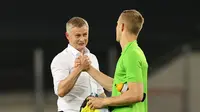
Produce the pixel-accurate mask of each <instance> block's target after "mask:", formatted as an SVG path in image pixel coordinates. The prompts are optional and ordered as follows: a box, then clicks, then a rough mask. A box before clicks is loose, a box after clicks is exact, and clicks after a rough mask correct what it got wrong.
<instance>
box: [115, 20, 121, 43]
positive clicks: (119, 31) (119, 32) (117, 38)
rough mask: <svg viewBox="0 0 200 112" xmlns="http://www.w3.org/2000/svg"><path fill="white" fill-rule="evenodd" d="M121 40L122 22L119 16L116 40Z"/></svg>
mask: <svg viewBox="0 0 200 112" xmlns="http://www.w3.org/2000/svg"><path fill="white" fill-rule="evenodd" d="M120 40H121V22H120V18H119V19H118V21H117V26H116V41H117V42H120Z"/></svg>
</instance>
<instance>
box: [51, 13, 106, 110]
mask: <svg viewBox="0 0 200 112" xmlns="http://www.w3.org/2000/svg"><path fill="white" fill-rule="evenodd" d="M88 33H89V25H88V23H87V21H86V20H85V19H83V18H81V17H73V18H71V19H70V20H69V21H68V22H67V24H66V38H67V39H68V41H69V44H68V47H67V48H66V49H64V50H63V51H62V52H60V53H58V54H57V55H56V56H55V57H54V59H53V60H52V63H51V72H52V76H53V83H54V91H55V94H56V95H57V96H58V100H57V106H58V111H59V112H79V111H80V106H81V104H82V103H83V101H84V100H85V98H86V97H87V96H89V95H91V94H97V95H99V96H101V97H105V96H106V95H105V93H104V89H103V87H102V86H100V85H99V84H98V83H97V82H96V81H95V80H94V79H93V78H92V77H91V76H90V75H89V74H88V73H87V72H84V69H83V68H85V67H82V66H75V65H74V64H75V59H76V58H77V57H78V56H80V55H83V56H84V57H86V58H84V59H83V60H82V62H83V63H84V64H85V65H89V64H90V63H91V64H92V65H93V66H94V67H95V68H96V69H98V70H99V64H98V60H97V58H96V56H95V55H94V54H92V53H90V51H89V49H87V48H86V46H87V44H88ZM88 60H90V61H88ZM89 62H90V63H89ZM83 66H84V65H83Z"/></svg>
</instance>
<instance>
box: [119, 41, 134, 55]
mask: <svg viewBox="0 0 200 112" xmlns="http://www.w3.org/2000/svg"><path fill="white" fill-rule="evenodd" d="M131 45H138V44H137V40H134V41H132V42H129V43H128V44H126V45H125V47H124V50H123V51H122V52H121V54H124V53H125V52H126V51H127V49H128V48H129V47H130V46H131Z"/></svg>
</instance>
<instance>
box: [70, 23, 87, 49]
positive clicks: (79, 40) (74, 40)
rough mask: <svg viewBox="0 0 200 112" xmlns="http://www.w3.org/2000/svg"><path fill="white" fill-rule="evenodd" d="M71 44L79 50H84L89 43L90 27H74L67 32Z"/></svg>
mask: <svg viewBox="0 0 200 112" xmlns="http://www.w3.org/2000/svg"><path fill="white" fill-rule="evenodd" d="M67 39H68V40H69V44H70V45H72V46H73V47H74V48H75V49H77V50H78V51H82V50H84V48H85V47H86V46H87V43H88V27H87V26H82V27H80V28H79V27H72V28H71V31H70V32H69V33H67Z"/></svg>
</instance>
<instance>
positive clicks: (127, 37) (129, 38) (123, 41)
mask: <svg viewBox="0 0 200 112" xmlns="http://www.w3.org/2000/svg"><path fill="white" fill-rule="evenodd" d="M136 39H137V36H136V35H133V34H128V33H125V34H124V35H122V37H121V41H120V46H121V48H122V51H123V50H124V48H125V46H126V45H127V44H128V43H129V42H132V41H134V40H136Z"/></svg>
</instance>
